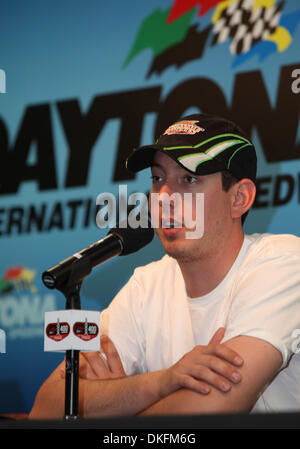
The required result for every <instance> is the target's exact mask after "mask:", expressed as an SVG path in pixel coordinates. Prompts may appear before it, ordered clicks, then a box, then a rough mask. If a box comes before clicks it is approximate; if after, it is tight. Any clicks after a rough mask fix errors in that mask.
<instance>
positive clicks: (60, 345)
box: [44, 309, 100, 352]
mask: <svg viewBox="0 0 300 449" xmlns="http://www.w3.org/2000/svg"><path fill="white" fill-rule="evenodd" d="M99 324H100V312H96V311H93V310H77V309H76V310H75V309H70V310H56V311H51V312H46V313H45V334H44V351H54V352H56V351H59V352H60V351H67V350H69V349H76V350H79V351H99V350H100V338H99ZM97 337H98V338H97Z"/></svg>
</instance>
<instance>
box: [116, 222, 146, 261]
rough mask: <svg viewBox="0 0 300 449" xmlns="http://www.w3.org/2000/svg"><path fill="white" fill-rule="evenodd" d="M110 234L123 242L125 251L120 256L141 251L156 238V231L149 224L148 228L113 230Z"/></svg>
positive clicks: (117, 228)
mask: <svg viewBox="0 0 300 449" xmlns="http://www.w3.org/2000/svg"><path fill="white" fill-rule="evenodd" d="M108 234H115V235H117V236H118V237H120V239H121V240H122V243H123V250H122V252H121V254H120V256H126V255H127V254H131V253H135V252H136V251H138V250H139V249H141V248H143V247H144V246H146V245H148V243H150V242H151V241H152V239H153V237H154V230H153V228H152V227H151V225H150V223H149V227H148V228H141V227H139V228H136V229H133V228H130V227H126V228H119V227H117V226H116V227H115V228H112V229H111V230H110V231H109V232H108Z"/></svg>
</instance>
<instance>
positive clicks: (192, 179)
mask: <svg viewBox="0 0 300 449" xmlns="http://www.w3.org/2000/svg"><path fill="white" fill-rule="evenodd" d="M184 180H185V182H187V183H188V184H193V183H194V182H197V181H198V178H196V177H195V176H189V175H188V176H185V177H184Z"/></svg>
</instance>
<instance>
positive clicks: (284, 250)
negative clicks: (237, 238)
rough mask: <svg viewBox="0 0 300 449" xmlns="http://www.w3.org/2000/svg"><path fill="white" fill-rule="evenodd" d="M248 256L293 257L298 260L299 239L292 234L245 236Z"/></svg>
mask: <svg viewBox="0 0 300 449" xmlns="http://www.w3.org/2000/svg"><path fill="white" fill-rule="evenodd" d="M245 238H246V241H247V242H248V256H249V257H256V258H273V257H274V258H277V257H285V256H295V257H299V258H300V237H297V236H296V235H293V234H269V233H265V234H251V235H246V236H245Z"/></svg>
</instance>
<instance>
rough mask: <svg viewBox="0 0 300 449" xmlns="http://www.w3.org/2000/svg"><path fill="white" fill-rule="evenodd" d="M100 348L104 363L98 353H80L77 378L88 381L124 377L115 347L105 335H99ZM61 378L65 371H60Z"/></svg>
mask: <svg viewBox="0 0 300 449" xmlns="http://www.w3.org/2000/svg"><path fill="white" fill-rule="evenodd" d="M101 348H102V351H103V352H104V354H105V356H106V361H105V360H104V357H103V355H102V354H101V353H100V352H81V353H80V361H79V377H80V378H81V379H89V380H94V379H98V380H103V379H116V378H120V377H125V376H126V374H125V371H124V369H123V365H122V362H121V359H120V356H119V354H118V352H117V350H116V348H115V345H114V344H113V342H112V341H111V339H110V338H109V337H108V336H107V335H101ZM61 377H62V378H64V377H65V369H64V368H62V369H61Z"/></svg>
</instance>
